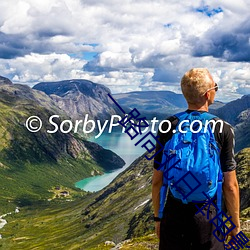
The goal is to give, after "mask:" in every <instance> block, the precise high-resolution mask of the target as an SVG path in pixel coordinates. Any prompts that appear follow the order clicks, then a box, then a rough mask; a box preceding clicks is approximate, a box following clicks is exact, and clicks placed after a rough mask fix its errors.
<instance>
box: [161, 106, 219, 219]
mask: <svg viewBox="0 0 250 250" xmlns="http://www.w3.org/2000/svg"><path fill="white" fill-rule="evenodd" d="M175 117H177V118H178V119H179V122H178V124H177V126H176V130H174V131H173V136H172V138H171V139H170V140H169V141H168V142H167V143H166V144H165V147H164V151H163V156H162V162H161V165H160V167H159V168H158V170H161V171H162V172H163V186H162V187H161V191H160V209H159V217H160V218H162V217H163V210H164V206H165V199H166V196H167V193H168V190H169V189H170V191H171V193H172V194H173V196H174V197H175V198H177V199H180V200H181V201H182V202H183V203H185V204H187V203H189V202H195V201H197V202H198V201H205V200H207V199H211V198H213V197H214V196H215V194H216V192H217V208H218V212H220V211H221V198H222V171H221V165H220V154H219V148H218V146H217V143H216V140H215V138H214V134H213V133H212V129H211V127H210V125H209V124H208V121H210V120H211V119H213V118H215V117H216V116H214V115H212V114H209V113H207V112H204V113H200V112H198V111H193V112H191V113H187V112H182V113H178V114H176V115H175ZM184 120H185V121H184ZM190 125H192V126H190ZM184 132H185V133H184Z"/></svg>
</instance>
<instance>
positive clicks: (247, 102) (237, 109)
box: [213, 94, 250, 126]
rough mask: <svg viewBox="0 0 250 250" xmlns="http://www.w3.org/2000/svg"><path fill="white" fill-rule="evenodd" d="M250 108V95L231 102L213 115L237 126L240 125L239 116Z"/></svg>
mask: <svg viewBox="0 0 250 250" xmlns="http://www.w3.org/2000/svg"><path fill="white" fill-rule="evenodd" d="M249 108H250V94H249V95H244V96H242V97H241V98H240V99H237V100H234V101H231V102H229V103H227V104H226V105H224V106H223V107H221V108H219V109H217V110H215V111H214V112H213V113H214V114H216V115H218V116H219V117H220V118H222V119H224V120H225V121H227V122H229V123H230V124H231V125H233V126H235V125H236V124H237V123H238V120H237V118H238V116H239V115H240V113H241V112H242V111H244V110H247V109H249Z"/></svg>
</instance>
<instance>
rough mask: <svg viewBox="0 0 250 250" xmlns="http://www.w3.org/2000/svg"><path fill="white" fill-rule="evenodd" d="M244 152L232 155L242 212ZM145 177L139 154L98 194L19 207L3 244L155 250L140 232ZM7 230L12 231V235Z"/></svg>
mask: <svg viewBox="0 0 250 250" xmlns="http://www.w3.org/2000/svg"><path fill="white" fill-rule="evenodd" d="M249 152H250V149H249V148H248V149H244V150H242V151H241V152H239V154H238V155H237V156H236V159H237V162H238V166H239V167H238V175H239V182H240V188H241V194H242V196H241V204H244V205H243V206H242V208H245V210H244V211H246V210H247V209H249V207H248V208H247V206H249V186H248V185H249V184H247V183H249V171H248V169H249V167H250V154H249ZM246 173H248V174H247V175H246ZM151 177H152V162H150V161H147V160H146V159H145V157H143V156H141V157H140V158H138V159H137V160H136V161H134V162H133V163H132V164H131V166H130V167H129V168H128V169H127V170H126V171H125V172H123V173H121V174H120V175H119V176H117V177H116V179H115V180H114V181H113V182H112V183H111V184H109V185H108V186H107V187H106V188H104V189H103V190H101V191H99V192H96V193H92V194H88V195H85V196H84V197H83V198H82V199H81V200H79V199H77V200H75V201H72V202H68V203H67V202H61V203H59V201H57V202H58V204H57V203H56V201H55V202H52V203H50V204H43V207H33V208H30V209H27V208H24V210H23V211H22V212H20V213H19V214H17V215H12V217H9V223H8V224H7V225H6V226H5V227H4V229H3V231H2V232H1V233H2V235H3V239H2V242H3V246H4V247H5V246H8V247H13V248H14V249H17V250H18V249H27V250H29V249H35V247H37V249H45V247H46V248H47V249H53V250H54V249H55V250H57V249H58V250H59V249H60V250H64V249H65V250H68V249H91V250H98V249H100V250H104V249H111V248H112V247H108V246H105V244H104V242H105V241H113V242H115V244H118V245H117V248H116V249H124V250H125V249H135V250H137V249H145V250H146V249H155V248H156V246H157V239H156V237H155V236H154V235H153V236H145V235H147V234H149V233H153V231H154V222H153V221H152V214H153V212H152V201H151ZM59 204H60V205H59ZM38 215H39V216H38ZM245 215H246V216H249V215H248V214H246V213H245ZM13 228H15V229H18V230H16V231H15V232H14V235H13ZM34 229H35V230H34ZM34 231H35V233H34ZM144 236H145V237H144ZM136 237H139V238H136ZM131 238H132V240H129V241H125V242H123V241H124V240H126V239H131ZM120 242H123V243H120ZM119 243H120V244H119ZM98 246H99V247H98ZM118 246H121V248H118ZM10 249H11V248H10ZM156 249H157V248H156Z"/></svg>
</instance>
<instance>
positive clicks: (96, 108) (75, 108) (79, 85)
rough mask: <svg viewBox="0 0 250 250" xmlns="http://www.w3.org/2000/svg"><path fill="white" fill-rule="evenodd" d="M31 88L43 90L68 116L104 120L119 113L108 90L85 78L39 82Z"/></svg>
mask: <svg viewBox="0 0 250 250" xmlns="http://www.w3.org/2000/svg"><path fill="white" fill-rule="evenodd" d="M33 89H36V90H40V91H43V92H45V93H46V94H47V95H50V96H51V98H52V99H53V100H54V101H55V102H56V103H57V105H58V107H60V108H61V109H62V110H64V111H65V112H66V113H67V114H68V116H69V117H71V118H73V119H81V118H83V117H84V116H85V115H86V114H88V115H89V119H95V120H97V119H98V120H101V121H103V120H106V119H109V117H110V116H111V115H112V114H121V111H120V110H119V109H117V107H116V106H115V104H114V103H113V102H112V100H110V99H109V97H108V93H110V90H109V89H108V88H107V87H105V86H104V85H101V84H96V83H93V82H91V81H87V80H80V79H74V80H65V81H60V82H41V83H38V84H37V85H35V86H34V87H33Z"/></svg>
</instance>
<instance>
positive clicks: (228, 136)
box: [152, 68, 240, 250]
mask: <svg viewBox="0 0 250 250" xmlns="http://www.w3.org/2000/svg"><path fill="white" fill-rule="evenodd" d="M181 89H182V92H183V95H184V97H185V99H186V101H187V104H188V110H187V112H189V113H190V112H192V111H195V110H196V111H198V112H201V113H202V112H208V106H209V105H210V104H212V103H213V102H214V97H215V93H216V91H217V90H218V86H217V84H216V83H215V82H214V80H213V78H212V76H211V74H210V73H209V71H208V70H207V69H203V68H194V69H191V70H190V71H188V72H186V73H185V75H184V76H183V78H182V80H181ZM168 120H169V121H170V122H171V124H172V127H171V130H170V131H169V132H168V133H165V134H164V133H161V132H160V131H158V135H159V136H160V137H159V141H160V143H161V144H162V145H165V143H166V142H167V141H168V140H170V139H171V137H172V135H173V132H172V131H173V129H175V128H176V126H177V124H178V118H176V117H175V116H172V117H169V118H168ZM222 124H223V130H222V132H221V133H219V130H220V126H217V125H220V124H216V127H215V131H214V136H215V139H216V142H217V144H218V146H219V148H220V162H221V168H222V172H223V176H224V182H223V198H224V200H225V205H226V208H227V211H228V213H229V215H230V216H232V218H231V221H232V222H233V223H234V224H235V226H236V227H235V228H234V229H233V230H232V231H231V232H230V233H229V234H228V236H229V237H232V236H235V235H236V234H238V233H239V232H240V221H239V186H238V182H237V179H236V170H235V169H236V163H235V160H234V143H235V142H234V133H233V129H232V127H231V126H230V125H229V124H228V123H226V122H224V121H223V123H222ZM164 130H165V128H164V127H163V129H162V131H164ZM159 148H160V146H159V145H158V144H157V145H156V151H158V150H159ZM161 159H162V152H161V153H159V154H157V155H156V156H155V160H156V161H157V162H161ZM157 168H159V165H158V164H157V163H154V173H153V180H152V199H153V206H154V217H155V230H156V234H157V236H158V238H159V239H160V244H159V249H160V250H163V249H164V250H224V249H225V248H224V242H220V241H219V240H218V239H217V238H216V237H215V236H214V235H213V232H214V231H215V229H216V227H215V225H214V224H213V223H211V222H209V221H210V220H211V218H213V217H215V216H216V209H215V207H213V206H212V205H211V206H210V208H209V211H208V213H209V219H207V216H203V215H202V214H201V213H200V214H196V212H197V207H196V206H195V204H194V203H192V202H190V203H188V204H184V203H182V201H181V200H179V199H176V198H174V197H173V195H172V194H171V191H169V193H168V196H167V202H166V204H165V208H164V214H163V218H162V219H161V220H160V219H159V218H158V211H159V206H160V189H161V186H162V183H163V172H162V171H160V170H157ZM206 212H207V211H206ZM204 213H205V212H204ZM218 237H219V235H218Z"/></svg>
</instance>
